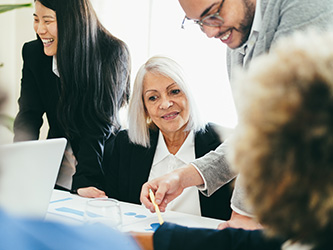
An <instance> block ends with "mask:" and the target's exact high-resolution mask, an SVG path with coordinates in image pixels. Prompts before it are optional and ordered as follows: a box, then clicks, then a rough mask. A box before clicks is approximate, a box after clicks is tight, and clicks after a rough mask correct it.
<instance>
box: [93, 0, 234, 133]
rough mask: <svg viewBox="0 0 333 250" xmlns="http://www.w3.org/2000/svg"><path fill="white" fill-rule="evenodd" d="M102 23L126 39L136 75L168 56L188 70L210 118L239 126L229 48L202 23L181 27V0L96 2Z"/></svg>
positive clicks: (192, 86)
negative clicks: (204, 29)
mask: <svg viewBox="0 0 333 250" xmlns="http://www.w3.org/2000/svg"><path fill="white" fill-rule="evenodd" d="M93 3H94V6H95V9H96V11H97V13H98V14H99V16H100V19H101V21H102V23H103V24H104V25H105V26H106V27H107V28H108V29H109V30H110V31H111V33H113V34H114V35H116V36H117V37H119V38H121V39H122V40H124V41H125V42H126V43H127V44H128V46H129V48H130V51H131V55H132V63H133V64H132V65H133V67H132V79H133V80H134V77H135V74H136V72H137V70H138V68H139V67H140V66H141V65H142V64H143V63H144V62H145V61H146V60H147V59H148V58H149V57H151V56H153V55H156V54H163V55H167V56H170V57H171V58H173V59H175V60H176V61H177V62H178V63H180V65H182V67H183V68H184V70H185V72H186V74H187V76H188V80H189V85H190V86H191V90H192V92H193V95H194V97H195V99H196V101H197V104H198V106H199V112H200V113H201V115H202V116H203V117H204V118H205V119H206V120H207V121H211V122H216V123H219V124H221V125H223V126H226V127H234V126H235V125H236V123H237V116H236V112H235V107H234V104H233V100H232V96H231V90H230V86H229V81H228V76H227V71H226V63H225V62H226V55H225V54H226V46H225V45H224V44H222V42H220V41H218V40H216V39H208V38H207V37H206V36H205V35H204V34H203V33H202V32H201V31H200V29H199V28H198V27H188V28H187V29H186V30H183V29H181V23H182V21H183V18H184V12H183V10H182V9H181V7H180V5H179V3H178V1H177V0H172V1H165V0H140V1H137V0H127V1H120V0H93Z"/></svg>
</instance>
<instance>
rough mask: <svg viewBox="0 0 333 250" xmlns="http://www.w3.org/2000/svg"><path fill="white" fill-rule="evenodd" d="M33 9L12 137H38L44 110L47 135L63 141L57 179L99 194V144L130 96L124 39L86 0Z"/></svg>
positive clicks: (110, 135)
mask: <svg viewBox="0 0 333 250" xmlns="http://www.w3.org/2000/svg"><path fill="white" fill-rule="evenodd" d="M33 16H34V30H35V32H36V33H37V37H38V39H37V40H34V41H31V42H28V43H26V44H24V46H23V50H22V55H23V61H24V64H23V70H22V80H21V95H20V98H19V101H18V103H19V113H18V114H17V117H16V119H15V124H14V132H15V137H14V140H15V141H23V140H37V139H38V138H39V131H40V128H41V126H42V123H43V119H42V116H43V114H46V117H47V120H48V123H49V131H48V138H57V137H66V138H67V139H68V141H69V144H68V146H67V150H66V153H65V157H64V161H63V164H62V166H61V169H60V172H59V175H58V179H57V185H59V186H60V187H61V188H65V189H69V190H74V191H77V192H78V193H79V194H81V195H82V194H83V195H85V196H90V197H98V196H104V195H105V194H104V192H103V191H100V190H101V189H102V188H103V179H104V178H103V171H102V168H101V164H102V161H103V152H104V145H105V143H106V141H110V140H111V141H112V140H113V139H114V135H115V133H116V132H117V131H118V130H119V128H120V124H119V120H118V111H119V109H120V108H121V107H122V106H123V105H124V104H125V103H127V101H128V95H129V87H130V85H129V75H130V62H129V61H130V60H129V52H128V49H127V46H126V44H125V43H124V42H122V41H121V40H119V39H118V38H116V37H114V36H113V35H111V34H110V33H109V32H108V31H107V30H106V29H105V28H104V27H103V26H102V25H101V23H100V22H99V20H98V18H97V16H96V14H95V12H94V10H93V8H92V6H91V3H90V2H89V0H64V1H59V0H35V13H34V15H33ZM74 173H75V174H74ZM73 174H74V176H73ZM72 176H73V178H72Z"/></svg>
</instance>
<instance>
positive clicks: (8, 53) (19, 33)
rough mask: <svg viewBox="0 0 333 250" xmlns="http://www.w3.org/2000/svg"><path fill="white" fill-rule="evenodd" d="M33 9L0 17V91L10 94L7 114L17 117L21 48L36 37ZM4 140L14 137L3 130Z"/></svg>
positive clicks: (8, 1) (11, 1)
mask: <svg viewBox="0 0 333 250" xmlns="http://www.w3.org/2000/svg"><path fill="white" fill-rule="evenodd" d="M29 2H32V1H31V0H0V4H15V3H29ZM32 13H33V8H22V9H16V10H12V11H9V12H5V13H2V14H0V31H1V38H0V64H3V67H0V89H1V90H2V91H5V92H6V93H7V97H8V99H7V103H6V106H5V111H4V113H6V114H8V115H10V116H12V117H14V116H15V115H16V113H17V109H18V107H17V98H18V96H19V91H20V79H21V68H22V58H21V47H22V45H23V43H24V42H25V41H29V40H32V39H34V38H35V34H34V32H33V29H32V20H33V19H32ZM1 137H2V138H1V141H2V142H11V141H12V134H10V133H3V131H1Z"/></svg>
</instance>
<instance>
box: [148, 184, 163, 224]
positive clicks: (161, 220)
mask: <svg viewBox="0 0 333 250" xmlns="http://www.w3.org/2000/svg"><path fill="white" fill-rule="evenodd" d="M149 197H150V200H151V202H152V203H153V205H154V207H155V210H156V214H157V217H158V222H159V223H160V225H162V224H163V222H164V221H163V219H162V215H161V212H160V209H159V207H158V205H157V204H156V202H155V196H154V193H153V191H152V190H151V189H149Z"/></svg>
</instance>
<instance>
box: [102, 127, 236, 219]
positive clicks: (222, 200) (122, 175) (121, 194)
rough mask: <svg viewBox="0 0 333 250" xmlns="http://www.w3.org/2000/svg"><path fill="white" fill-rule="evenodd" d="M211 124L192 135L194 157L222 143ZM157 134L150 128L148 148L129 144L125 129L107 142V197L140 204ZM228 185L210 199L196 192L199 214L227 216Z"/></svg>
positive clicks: (200, 155) (229, 194) (229, 193)
mask: <svg viewBox="0 0 333 250" xmlns="http://www.w3.org/2000/svg"><path fill="white" fill-rule="evenodd" d="M214 126H216V125H213V124H208V125H207V126H206V129H205V130H204V131H201V132H198V133H196V134H195V143H194V145H195V157H196V158H199V157H202V156H204V155H205V154H206V153H208V152H209V151H211V150H214V149H215V148H216V147H217V146H218V145H220V144H221V141H220V139H219V136H218V134H217V133H216V132H215V130H214ZM158 134H159V131H153V130H150V143H151V144H150V145H151V147H150V148H146V147H143V146H140V145H137V144H133V143H130V141H129V138H128V133H127V131H126V130H122V131H120V132H119V133H118V135H117V136H116V139H115V143H114V145H110V146H108V145H106V152H105V161H104V163H103V167H104V171H105V175H106V180H105V184H106V185H105V187H106V189H105V192H106V194H107V195H108V196H109V197H113V198H116V199H118V200H121V201H126V202H131V203H136V204H140V192H141V187H142V185H143V184H144V183H145V182H147V181H148V177H149V173H150V169H151V166H152V163H153V159H154V155H155V150H156V146H157V141H158ZM112 146H114V148H113V150H112ZM110 152H112V153H110ZM231 185H232V184H231V183H229V184H227V185H225V186H223V187H222V188H220V189H219V190H218V191H216V192H215V193H214V194H213V195H212V196H210V197H209V198H208V197H206V196H204V195H203V194H201V192H199V196H200V207H201V214H202V216H207V217H213V218H218V219H224V220H226V219H229V218H230V215H231V208H230V198H231V194H232V187H231Z"/></svg>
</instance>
